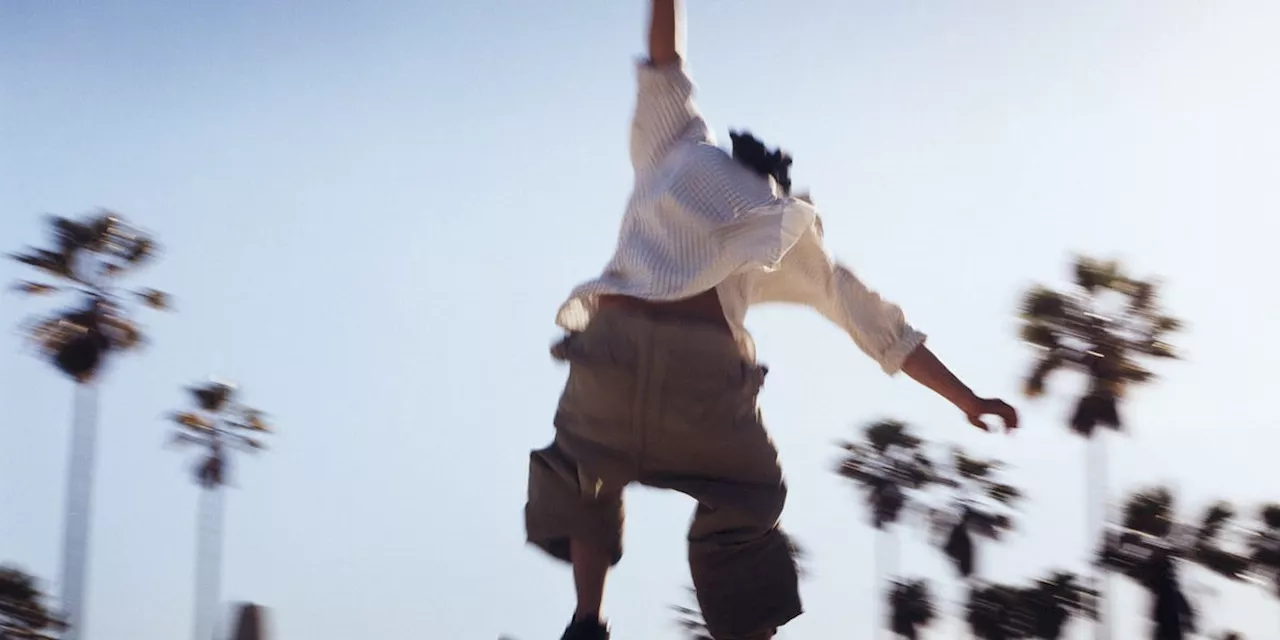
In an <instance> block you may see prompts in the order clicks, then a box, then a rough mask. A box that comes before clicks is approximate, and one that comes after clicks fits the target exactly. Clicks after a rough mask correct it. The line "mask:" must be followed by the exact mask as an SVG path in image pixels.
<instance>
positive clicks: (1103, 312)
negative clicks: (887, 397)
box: [1021, 256, 1181, 638]
mask: <svg viewBox="0 0 1280 640" xmlns="http://www.w3.org/2000/svg"><path fill="white" fill-rule="evenodd" d="M1074 267H1075V287H1074V288H1073V289H1072V290H1069V291H1054V290H1052V289H1048V288H1045V287H1040V286H1037V287H1034V288H1032V289H1031V290H1030V291H1029V292H1028V293H1027V294H1026V296H1025V298H1024V300H1023V304H1022V314H1021V315H1022V319H1023V325H1022V339H1023V340H1025V341H1026V342H1028V343H1030V344H1031V345H1032V346H1034V347H1036V348H1037V349H1038V350H1039V356H1038V359H1037V362H1036V365H1035V367H1034V368H1033V369H1032V371H1031V375H1030V376H1028V378H1027V380H1026V385H1025V389H1024V391H1025V393H1026V395H1028V396H1029V397H1037V396H1040V395H1042V394H1043V393H1044V390H1045V385H1046V382H1047V379H1048V377H1049V376H1050V375H1051V374H1053V373H1054V372H1055V371H1058V370H1060V369H1064V368H1065V369H1074V370H1076V371H1079V372H1081V373H1084V374H1085V376H1087V377H1088V382H1089V386H1088V390H1087V391H1086V392H1085V394H1084V396H1083V397H1081V398H1080V399H1079V400H1078V401H1077V403H1076V407H1075V410H1074V412H1073V413H1072V415H1071V420H1070V425H1071V429H1072V430H1073V431H1074V432H1076V433H1077V434H1079V435H1080V436H1082V437H1084V438H1086V439H1087V440H1088V441H1089V445H1090V446H1089V455H1088V456H1087V457H1086V465H1087V476H1086V477H1087V486H1086V494H1087V500H1088V503H1087V510H1088V512H1089V514H1090V517H1089V518H1088V519H1087V521H1086V527H1087V528H1088V531H1087V537H1086V539H1089V540H1092V539H1094V537H1095V536H1096V535H1097V533H1096V532H1097V531H1099V530H1100V529H1101V528H1102V527H1103V521H1104V520H1105V515H1104V511H1105V504H1106V492H1107V481H1106V468H1107V463H1106V444H1105V440H1103V439H1102V438H1100V437H1099V438H1095V437H1094V436H1095V433H1096V430H1097V428H1098V427H1100V426H1101V427H1107V428H1109V429H1113V430H1118V429H1120V428H1121V424H1122V421H1121V419H1120V412H1119V407H1118V405H1119V402H1120V400H1121V399H1122V398H1123V397H1124V394H1125V392H1126V391H1127V390H1128V388H1129V387H1131V386H1133V385H1140V384H1145V383H1148V382H1150V381H1152V380H1153V379H1154V377H1155V376H1154V374H1153V373H1152V372H1151V371H1149V370H1148V369H1146V368H1145V367H1143V366H1142V365H1141V364H1139V363H1138V361H1137V360H1138V358H1141V357H1148V358H1174V357H1176V355H1175V352H1174V349H1173V347H1172V346H1170V345H1169V344H1168V343H1166V342H1165V341H1164V338H1165V337H1166V336H1167V335H1168V334H1169V333H1172V332H1174V331H1177V330H1178V329H1180V328H1181V323H1180V322H1179V321H1178V320H1177V319H1175V318H1173V317H1171V316H1169V315H1166V314H1165V313H1164V312H1163V311H1162V310H1161V309H1160V308H1159V305H1158V287H1157V283H1156V282H1155V281H1153V280H1150V279H1148V280H1140V279H1136V278H1133V277H1130V276H1128V275H1126V274H1125V273H1124V272H1123V270H1122V269H1121V268H1120V266H1119V265H1118V264H1117V263H1116V262H1114V261H1107V262H1104V261H1099V260H1094V259H1091V258H1087V257H1083V256H1081V257H1077V258H1076V260H1075V265H1074ZM1104 580H1105V576H1099V577H1098V578H1097V585H1096V586H1097V588H1098V589H1099V593H1100V597H1101V598H1102V599H1103V600H1102V603H1101V604H1102V607H1101V608H1102V609H1103V611H1101V612H1100V615H1099V621H1100V624H1099V625H1098V626H1097V627H1096V628H1095V632H1096V634H1097V637H1100V638H1106V637H1109V636H1110V631H1109V628H1108V622H1107V617H1106V615H1105V613H1106V612H1105V609H1106V593H1105V590H1104V589H1102V587H1103V586H1104V585H1103V584H1102V583H1103V581H1104Z"/></svg>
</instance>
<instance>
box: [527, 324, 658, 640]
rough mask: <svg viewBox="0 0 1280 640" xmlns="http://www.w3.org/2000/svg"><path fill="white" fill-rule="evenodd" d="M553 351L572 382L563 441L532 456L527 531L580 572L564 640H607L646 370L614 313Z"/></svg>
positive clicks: (561, 415)
mask: <svg viewBox="0 0 1280 640" xmlns="http://www.w3.org/2000/svg"><path fill="white" fill-rule="evenodd" d="M553 353H554V355H555V356H556V357H557V359H561V360H566V361H568V362H569V365H570V367H569V379H568V381H567V382H566V384H565V390H564V393H563V394H562V395H561V398H560V404H559V406H558V407H557V410H556V418H555V426H556V438H555V442H554V443H552V445H551V446H549V447H547V448H545V449H541V450H538V451H534V452H533V453H532V455H531V456H530V462H529V499H528V503H527V505H526V507H525V530H526V534H527V539H528V541H529V542H530V543H531V544H534V545H536V546H538V547H539V548H541V549H542V550H544V551H546V552H547V553H548V554H550V555H551V556H553V557H555V558H557V559H559V560H562V561H565V562H568V563H571V564H572V566H573V579H574V586H575V589H576V592H577V606H576V607H575V608H574V614H573V619H572V621H571V622H570V624H569V627H568V629H566V630H565V635H564V638H567V639H571V640H604V639H606V638H608V634H609V632H608V629H607V627H606V626H605V624H604V622H603V621H602V620H601V603H602V601H603V596H604V586H605V581H606V578H607V576H608V573H609V569H610V567H612V566H613V565H615V564H617V563H618V561H619V560H621V558H622V526H623V520H624V512H623V502H622V492H623V489H624V488H625V487H626V486H627V484H629V483H630V482H632V481H633V480H634V479H635V471H636V468H637V464H636V460H635V453H634V449H635V447H636V445H637V439H636V434H635V430H634V429H633V428H632V418H633V416H632V411H633V406H634V404H635V402H634V398H635V394H636V393H637V388H638V385H637V380H636V379H637V375H638V369H639V364H638V360H637V358H636V355H635V354H636V349H635V348H634V346H633V344H632V339H631V337H630V335H629V333H628V324H627V323H626V322H624V321H623V320H622V319H619V318H615V317H613V316H610V315H608V314H602V316H600V317H597V319H595V320H593V322H592V326H591V327H589V328H588V330H587V331H586V332H583V333H581V334H575V336H574V337H573V338H572V339H570V340H566V341H564V342H562V343H560V344H559V345H557V347H556V348H555V350H554V351H553ZM628 356H629V357H628Z"/></svg>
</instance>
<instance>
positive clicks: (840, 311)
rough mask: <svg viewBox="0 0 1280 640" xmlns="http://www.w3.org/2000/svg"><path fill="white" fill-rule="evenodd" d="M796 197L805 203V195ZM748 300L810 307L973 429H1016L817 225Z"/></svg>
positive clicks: (1008, 414) (1001, 405) (1012, 417)
mask: <svg viewBox="0 0 1280 640" xmlns="http://www.w3.org/2000/svg"><path fill="white" fill-rule="evenodd" d="M800 199H802V200H804V201H806V202H808V198H807V196H802V197H801V198H800ZM751 298H752V300H753V301H754V302H793V303H798V304H804V305H808V306H810V307H813V308H814V309H816V310H817V311H818V312H819V313H821V314H822V315H823V316H825V317H826V318H828V319H829V320H831V321H832V322H834V323H836V324H837V325H839V326H840V327H841V328H842V329H844V330H845V331H846V332H848V334H849V335H850V336H851V337H852V338H853V341H854V342H855V343H856V344H857V345H858V348H859V349H861V350H862V351H863V353H866V354H867V355H868V356H870V357H871V358H872V359H873V360H875V361H876V362H877V363H879V365H880V367H881V369H883V370H884V371H885V373H888V374H889V375H893V374H896V373H898V372H899V371H901V372H903V373H906V374H907V375H908V376H910V377H911V378H912V379H913V380H915V381H916V382H919V383H920V384H921V385H923V386H925V387H927V388H928V389H930V390H932V391H933V392H934V393H937V394H938V395H940V396H942V397H943V398H945V399H946V400H947V401H948V402H950V403H951V404H953V405H955V406H956V408H958V409H960V411H961V412H963V413H964V415H965V417H966V418H967V419H968V420H969V422H970V424H972V425H974V426H975V427H978V428H980V429H982V430H984V431H989V430H990V429H989V427H988V426H987V425H986V424H985V423H984V422H983V421H982V418H983V417H984V416H988V415H993V416H996V417H999V418H1000V419H1001V420H1003V422H1004V426H1005V429H1006V430H1008V431H1012V430H1014V429H1016V428H1017V427H1018V414H1017V412H1016V411H1014V409H1013V407H1010V406H1009V405H1008V404H1006V403H1005V402H1004V401H1002V400H998V399H994V398H983V397H980V396H978V395H977V394H975V393H974V392H973V391H972V390H970V389H969V387H967V386H965V384H964V383H963V382H961V381H960V379H959V378H957V377H956V376H955V374H953V373H951V371H950V370H949V369H947V367H946V365H944V364H942V362H941V361H940V360H938V358H937V356H935V355H934V354H933V352H932V351H930V350H929V348H928V347H926V346H925V344H924V342H925V337H926V336H925V335H924V334H923V333H921V332H919V331H917V330H916V329H915V328H914V327H912V326H911V325H910V324H908V323H907V321H906V317H905V315H904V314H903V312H902V309H901V308H899V307H898V305H896V304H893V303H892V302H889V301H887V300H885V299H884V298H882V297H881V296H880V294H878V293H876V292H875V291H872V290H871V289H869V288H867V286H866V285H865V284H863V283H862V281H861V280H859V279H858V277H857V276H856V275H854V273H853V272H852V271H851V270H849V268H848V267H846V266H844V265H842V264H840V263H838V262H836V261H835V260H833V259H832V258H831V256H830V254H828V253H827V251H826V248H825V247H824V246H823V242H822V226H821V221H816V222H815V223H814V224H813V225H811V226H810V227H809V228H808V229H806V230H805V231H804V232H803V233H802V234H801V236H800V239H799V240H798V241H797V242H796V243H795V245H794V246H792V247H791V248H790V250H789V251H788V252H787V253H786V255H784V256H783V258H782V261H781V262H780V263H779V265H778V268H777V269H775V270H774V271H772V272H770V273H766V274H763V275H761V276H758V277H757V280H756V282H755V283H754V286H753V287H752V292H751Z"/></svg>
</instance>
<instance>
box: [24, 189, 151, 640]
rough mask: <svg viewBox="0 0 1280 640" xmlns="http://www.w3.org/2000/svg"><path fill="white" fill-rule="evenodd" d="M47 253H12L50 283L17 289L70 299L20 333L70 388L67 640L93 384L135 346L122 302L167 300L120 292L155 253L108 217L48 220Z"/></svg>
mask: <svg viewBox="0 0 1280 640" xmlns="http://www.w3.org/2000/svg"><path fill="white" fill-rule="evenodd" d="M49 229H50V231H51V235H52V246H53V248H52V249H36V248H28V249H27V250H26V251H24V252H22V253H17V254H13V255H11V257H12V258H13V259H14V260H17V261H18V262H21V263H22V264H25V265H27V266H29V267H32V268H33V269H35V270H36V271H37V272H38V273H39V274H40V275H41V276H44V277H45V278H51V279H52V281H48V280H45V281H37V280H25V281H21V282H19V283H17V285H16V287H15V288H16V289H17V290H18V291H20V292H22V293H26V294H30V295H54V294H68V295H70V296H71V297H72V300H71V302H70V303H69V304H68V305H67V306H64V307H62V308H60V309H57V310H54V311H52V312H50V313H48V314H47V315H43V316H40V317H37V318H35V319H33V320H31V321H29V322H28V323H27V326H26V327H25V328H24V330H25V332H26V333H27V335H28V337H29V338H30V339H31V341H32V342H33V343H34V344H35V345H36V347H37V348H38V349H39V351H40V353H41V355H42V356H44V357H46V358H48V359H49V361H50V362H51V363H52V364H53V366H54V367H56V368H57V369H58V370H59V371H61V372H62V373H64V374H66V375H67V376H68V377H70V378H71V380H72V381H74V382H75V383H76V393H75V399H74V417H73V423H72V430H71V447H70V449H71V453H70V461H69V465H68V470H67V473H68V479H67V504H66V515H65V523H64V534H63V555H62V564H63V566H62V581H61V585H60V586H61V590H62V601H63V603H64V604H65V605H66V607H67V617H68V623H69V624H70V625H71V626H70V629H69V630H68V631H67V632H66V634H65V637H66V638H67V639H68V640H74V639H75V638H77V637H78V636H79V634H80V629H82V628H83V627H84V618H83V613H84V611H85V602H84V585H85V573H86V566H87V563H88V557H87V556H88V549H89V525H90V507H91V502H92V494H93V466H94V447H95V440H96V433H95V432H96V430H97V385H96V383H97V381H98V380H99V378H100V377H101V376H102V373H103V371H104V370H105V368H106V364H107V361H108V359H109V356H111V355H114V354H117V353H123V352H128V351H132V350H135V349H137V348H138V347H140V346H141V345H142V344H143V342H144V338H143V334H142V330H141V329H139V327H138V326H137V325H136V324H135V323H134V322H133V320H132V318H131V313H130V309H129V307H130V305H129V304H128V301H130V300H138V301H140V302H141V303H143V304H145V305H146V306H148V307H151V308H153V309H161V310H164V309H168V308H169V307H170V301H169V296H168V295H167V294H165V293H164V292H161V291H157V290H155V289H137V290H132V291H128V290H125V289H123V287H122V285H121V282H122V280H123V279H124V278H125V277H127V276H128V275H130V274H132V273H133V272H134V271H135V270H137V269H138V268H139V267H142V266H144V265H146V264H147V263H148V262H149V261H150V260H151V258H152V257H153V256H154V255H155V253H156V244H155V241H154V240H153V239H152V237H151V236H150V235H148V234H146V233H145V232H143V231H141V230H140V229H138V228H136V227H133V226H130V225H128V224H127V223H125V222H124V220H123V219H121V218H120V217H119V216H117V215H116V214H114V213H111V212H106V211H104V212H100V213H97V214H93V215H89V216H86V217H84V218H83V219H80V220H74V219H71V218H64V217H61V216H50V217H49Z"/></svg>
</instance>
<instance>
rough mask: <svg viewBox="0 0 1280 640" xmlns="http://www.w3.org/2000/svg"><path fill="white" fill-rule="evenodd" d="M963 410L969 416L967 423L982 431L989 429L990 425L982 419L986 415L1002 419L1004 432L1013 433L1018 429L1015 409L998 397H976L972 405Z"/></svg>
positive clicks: (988, 430)
mask: <svg viewBox="0 0 1280 640" xmlns="http://www.w3.org/2000/svg"><path fill="white" fill-rule="evenodd" d="M964 412H965V417H967V418H969V424H971V425H973V426H975V427H977V428H979V429H982V430H983V431H987V432H990V431H991V427H989V426H987V423H986V422H984V421H983V420H982V419H983V418H984V417H986V416H996V417H998V418H1000V419H1001V420H1003V421H1004V431H1005V433H1013V432H1014V431H1016V430H1017V429H1018V412H1017V410H1016V409H1014V408H1013V407H1011V406H1009V404H1008V403H1007V402H1005V401H1004V400H1000V399H999V398H978V399H977V401H976V402H975V403H974V404H973V405H972V406H970V407H966V408H965V410H964ZM997 431H998V430H997Z"/></svg>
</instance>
